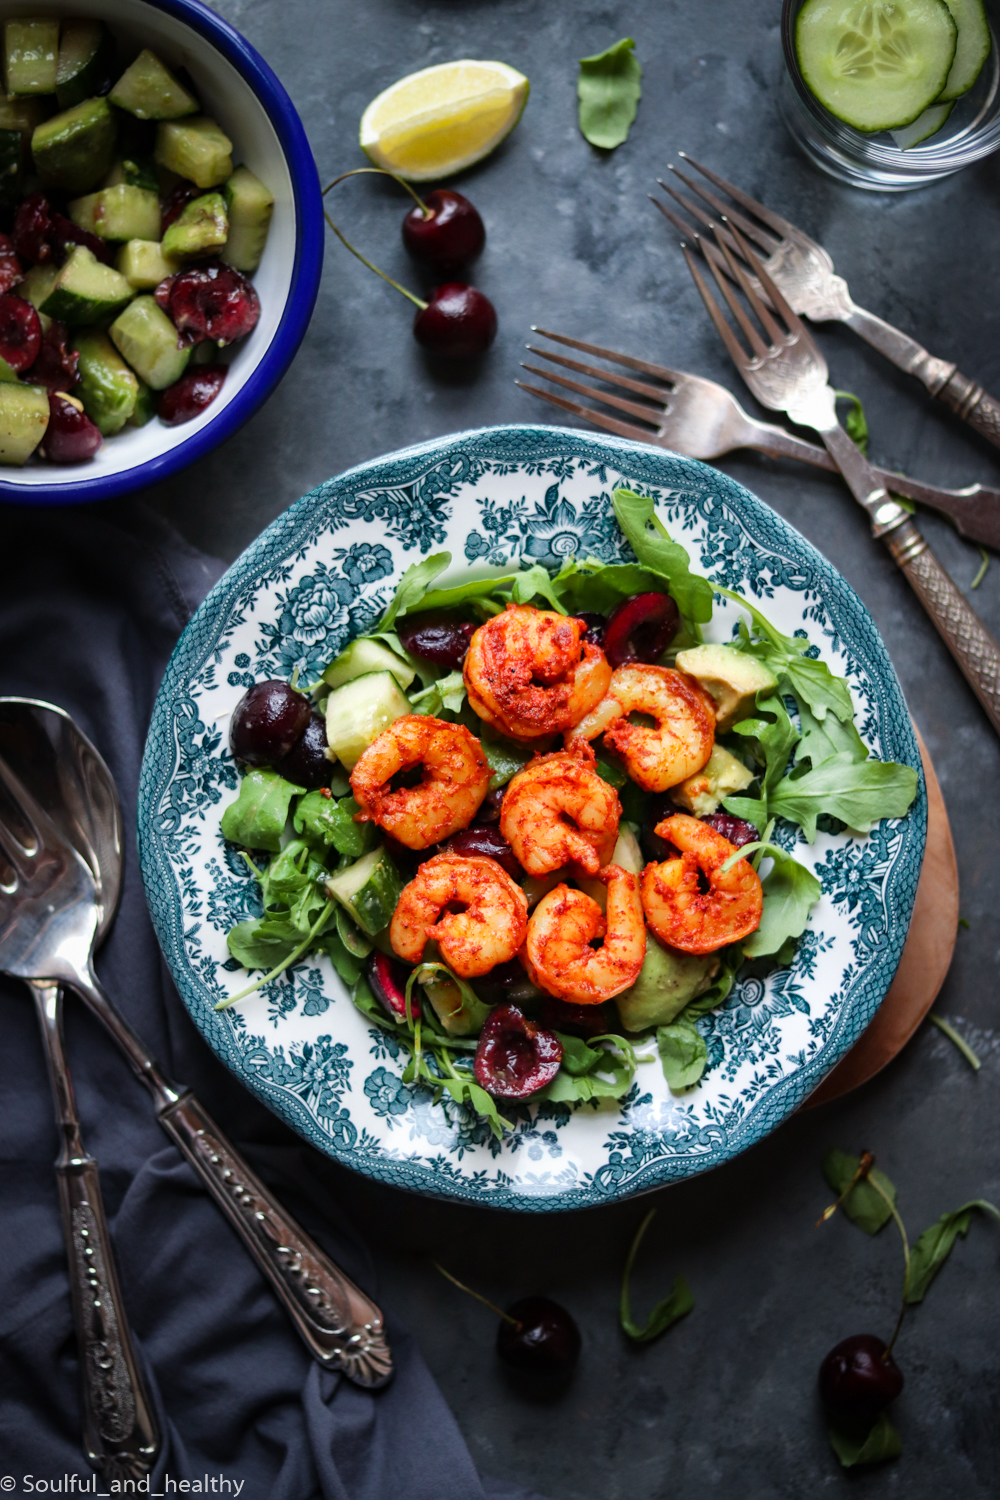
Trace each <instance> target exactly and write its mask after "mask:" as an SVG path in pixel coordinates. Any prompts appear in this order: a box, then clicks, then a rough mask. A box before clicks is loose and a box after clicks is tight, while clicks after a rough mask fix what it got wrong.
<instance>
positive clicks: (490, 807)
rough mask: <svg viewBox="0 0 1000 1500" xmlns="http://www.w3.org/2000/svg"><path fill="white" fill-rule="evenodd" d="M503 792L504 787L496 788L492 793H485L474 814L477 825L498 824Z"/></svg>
mask: <svg viewBox="0 0 1000 1500" xmlns="http://www.w3.org/2000/svg"><path fill="white" fill-rule="evenodd" d="M504 790H505V788H504V787H502V786H498V787H495V788H494V790H493V791H492V792H487V793H486V796H485V797H484V798H483V800H482V802H481V803H480V804H479V811H478V812H477V813H476V822H477V823H499V821H500V813H501V811H502V809H503V794H504Z"/></svg>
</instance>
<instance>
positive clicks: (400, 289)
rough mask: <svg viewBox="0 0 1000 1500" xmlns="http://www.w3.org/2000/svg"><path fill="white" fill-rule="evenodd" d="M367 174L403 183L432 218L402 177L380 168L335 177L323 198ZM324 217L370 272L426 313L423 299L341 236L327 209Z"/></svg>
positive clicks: (358, 170)
mask: <svg viewBox="0 0 1000 1500" xmlns="http://www.w3.org/2000/svg"><path fill="white" fill-rule="evenodd" d="M366 172H373V173H374V174H375V175H376V176H377V177H392V178H393V179H394V180H395V181H396V182H399V183H402V185H403V187H405V188H406V190H407V192H408V193H410V195H411V196H412V197H413V198H415V199H416V201H417V203H418V204H419V205H420V207H421V208H422V209H423V211H424V216H425V218H426V217H429V216H430V210H429V209H428V208H427V206H426V204H424V203H422V202H421V201H420V199H419V198H417V195H416V193H414V192H413V189H412V188H410V187H408V186H407V184H406V183H405V182H403V179H402V178H401V177H396V174H395V172H383V171H382V170H381V168H380V167H355V168H354V170H353V171H351V172H341V174H340V176H339V177H335V178H334V179H333V181H332V182H329V183H327V185H326V187H325V188H324V189H323V194H322V196H323V197H324V198H325V197H326V195H327V193H328V192H329V191H330V189H331V188H335V187H336V186H337V183H338V182H343V180H344V178H345V177H359V176H363V175H364V174H365V173H366ZM323 217H324V219H325V220H326V222H327V223H328V224H329V226H330V228H331V229H332V230H333V232H334V234H335V235H336V236H337V238H338V240H339V241H340V243H341V244H342V245H346V247H347V249H348V250H350V252H351V254H352V255H354V256H357V258H358V260H359V261H360V262H361V264H362V265H363V266H367V267H368V269H369V271H374V272H375V275H376V276H381V278H382V280H383V281H387V282H388V283H389V285H390V286H391V287H395V289H396V291H397V292H399V293H400V294H401V295H402V296H403V297H407V298H408V299H409V300H410V301H411V302H412V303H413V305H414V307H419V308H420V311H421V312H426V310H427V306H428V304H427V303H426V302H425V301H424V300H423V298H422V297H416V296H414V294H413V293H412V292H408V291H407V290H406V287H405V286H400V284H399V282H398V281H393V279H392V277H391V276H387V275H386V274H385V272H384V271H380V270H379V268H378V266H375V265H372V263H371V261H370V260H367V259H366V258H365V256H363V255H362V254H361V251H360V250H355V248H354V246H353V245H352V244H351V242H350V240H349V239H348V238H347V236H346V235H345V234H341V232H340V230H339V229H338V228H337V226H336V224H335V223H334V222H333V220H332V219H331V218H330V215H329V214H328V213H327V211H326V209H325V208H324V210H323Z"/></svg>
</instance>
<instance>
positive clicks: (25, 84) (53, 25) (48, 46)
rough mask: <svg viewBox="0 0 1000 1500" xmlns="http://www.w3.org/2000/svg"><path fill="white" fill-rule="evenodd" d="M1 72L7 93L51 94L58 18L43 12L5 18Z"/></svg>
mask: <svg viewBox="0 0 1000 1500" xmlns="http://www.w3.org/2000/svg"><path fill="white" fill-rule="evenodd" d="M3 53H4V75H5V77H6V79H7V92H8V94H54V93H55V88H56V69H57V67H58V65H59V22H58V21H47V20H46V19H45V18H44V17H43V16H30V17H22V18H21V19H20V20H13V21H5V22H4V27H3Z"/></svg>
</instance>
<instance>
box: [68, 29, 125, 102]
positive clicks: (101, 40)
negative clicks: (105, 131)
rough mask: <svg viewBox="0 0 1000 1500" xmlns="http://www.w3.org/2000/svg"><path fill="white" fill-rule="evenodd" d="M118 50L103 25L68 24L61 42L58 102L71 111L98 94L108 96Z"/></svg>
mask: <svg viewBox="0 0 1000 1500" xmlns="http://www.w3.org/2000/svg"><path fill="white" fill-rule="evenodd" d="M117 52H118V49H117V47H116V45H115V39H114V37H113V36H112V35H111V32H110V31H109V29H108V27H107V26H105V24H104V22H103V21H75V20H74V21H67V22H66V23H65V25H64V26H63V31H62V38H61V40H60V42H59V62H58V65H57V67H56V102H57V103H58V105H59V108H60V109H71V108H72V106H73V105H74V104H81V103H82V102H83V100H84V99H92V98H93V97H94V95H95V94H106V93H107V92H108V89H109V88H110V87H111V82H112V79H113V78H114V76H115V59H116V56H117Z"/></svg>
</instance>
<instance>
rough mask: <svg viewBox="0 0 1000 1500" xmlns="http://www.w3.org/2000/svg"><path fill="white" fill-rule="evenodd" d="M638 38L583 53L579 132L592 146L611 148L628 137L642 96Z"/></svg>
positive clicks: (579, 81) (577, 90)
mask: <svg viewBox="0 0 1000 1500" xmlns="http://www.w3.org/2000/svg"><path fill="white" fill-rule="evenodd" d="M634 49H635V42H634V41H633V40H632V38H631V37H630V36H626V37H623V38H622V40H621V41H620V42H616V43H615V45H614V46H613V47H609V48H608V49H607V51H606V52H597V53H595V54H594V56H593V57H581V59H580V76H579V78H578V79H577V83H576V93H577V98H578V99H579V101H580V105H579V119H580V132H581V134H582V135H583V137H584V138H585V140H588V141H589V142H590V144H591V145H592V146H599V147H601V149H602V150H604V151H612V150H614V148H615V146H620V145H621V144H622V142H623V141H624V140H626V139H627V138H628V133H629V129H630V127H631V125H632V121H633V120H634V119H635V112H636V110H637V108H638V106H639V100H640V98H641V97H642V66H641V64H640V62H639V59H638V58H637V57H636V55H635V50H634Z"/></svg>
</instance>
